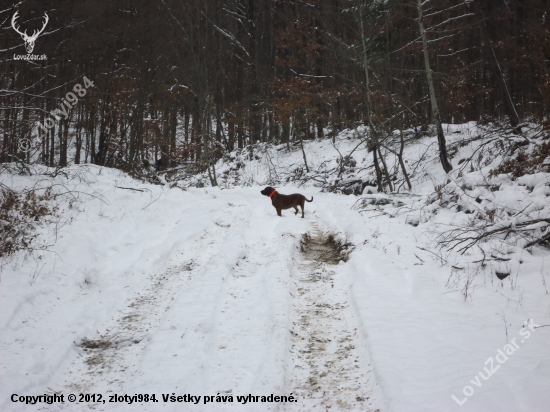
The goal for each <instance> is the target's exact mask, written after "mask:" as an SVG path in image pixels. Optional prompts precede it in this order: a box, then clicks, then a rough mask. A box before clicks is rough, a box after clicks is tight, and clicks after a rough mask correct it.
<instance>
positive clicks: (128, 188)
mask: <svg viewBox="0 0 550 412" xmlns="http://www.w3.org/2000/svg"><path fill="white" fill-rule="evenodd" d="M115 187H116V188H118V189H126V190H134V191H136V192H145V191H146V190H149V189H134V188H132V187H122V186H115ZM149 192H150V190H149Z"/></svg>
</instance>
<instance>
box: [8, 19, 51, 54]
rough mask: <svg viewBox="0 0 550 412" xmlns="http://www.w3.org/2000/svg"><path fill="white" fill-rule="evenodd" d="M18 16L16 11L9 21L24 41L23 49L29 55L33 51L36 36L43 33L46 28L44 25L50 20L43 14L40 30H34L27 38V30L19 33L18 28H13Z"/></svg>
mask: <svg viewBox="0 0 550 412" xmlns="http://www.w3.org/2000/svg"><path fill="white" fill-rule="evenodd" d="M18 14H19V12H18V11H16V12H15V14H14V15H13V17H12V19H11V26H12V27H13V29H14V30H15V31H16V32H17V33H19V34H20V35H21V38H22V39H23V40H24V41H25V49H27V53H28V54H31V53H32V51H33V50H34V42H35V41H36V39H37V38H38V36H40V34H41V33H42V32H43V31H44V29H45V28H46V24H48V21H49V20H50V18H49V17H48V14H47V13H44V16H45V20H44V25H43V26H42V28H41V29H40V30H35V31H34V33H33V34H32V36H29V35H28V34H27V30H25V31H24V32H23V33H21V31H19V26H17V27H16V26H15V21H16V20H17V17H18Z"/></svg>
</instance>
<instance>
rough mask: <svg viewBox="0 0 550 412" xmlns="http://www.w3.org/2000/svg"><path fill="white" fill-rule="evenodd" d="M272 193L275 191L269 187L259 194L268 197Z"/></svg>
mask: <svg viewBox="0 0 550 412" xmlns="http://www.w3.org/2000/svg"><path fill="white" fill-rule="evenodd" d="M274 191H275V189H273V188H272V187H271V186H268V187H266V188H265V189H264V190H261V191H260V193H261V194H262V195H264V196H269V195H270V194H271V193H273V192H274Z"/></svg>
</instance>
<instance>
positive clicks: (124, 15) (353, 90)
mask: <svg viewBox="0 0 550 412" xmlns="http://www.w3.org/2000/svg"><path fill="white" fill-rule="evenodd" d="M549 11H550V2H549V1H548V0H464V1H458V2H457V1H449V0H439V1H430V0H426V1H421V0H417V1H416V0H387V1H377V0H373V1H367V0H307V1H306V0H297V1H290V0H256V1H255V0H186V1H181V0H160V1H154V2H150V1H145V0H113V1H109V2H104V1H96V0H81V1H71V2H66V1H60V0H57V1H55V0H48V1H38V0H24V1H13V2H11V4H5V5H4V6H3V7H2V10H1V11H0V21H1V25H2V34H3V35H2V37H1V38H0V43H1V44H0V50H1V53H0V82H1V86H0V134H1V136H2V137H1V139H2V141H1V149H0V162H2V163H7V162H23V163H25V162H38V163H41V164H44V165H47V166H51V167H64V166H66V165H68V164H80V163H94V164H97V165H103V166H108V167H114V168H119V169H122V170H124V171H127V172H131V173H134V174H137V175H139V174H140V171H141V170H142V169H143V168H144V167H148V166H150V165H151V166H153V165H155V164H156V167H157V169H162V168H167V167H172V168H173V167H178V166H180V165H193V167H195V170H197V171H205V170H208V173H209V176H210V180H211V183H212V184H213V185H216V184H217V182H216V172H215V170H212V171H211V170H210V168H212V169H214V163H215V161H216V160H217V159H219V158H220V157H221V156H222V155H223V153H226V152H229V151H231V150H233V149H236V148H244V147H247V146H249V145H253V144H255V143H258V142H272V143H286V144H288V145H290V144H294V143H297V142H302V143H303V141H307V140H311V139H322V138H331V137H332V138H334V136H335V135H336V134H337V133H338V132H340V131H341V130H343V129H346V128H355V127H357V126H358V125H365V126H367V127H368V133H366V134H365V137H364V138H365V142H366V145H367V147H368V151H369V153H371V154H372V160H373V164H374V166H375V169H376V176H377V181H378V186H379V189H382V190H386V185H387V184H388V183H389V189H390V190H391V182H390V179H389V177H390V176H389V175H388V171H387V168H386V166H385V164H384V154H383V153H386V152H388V151H389V152H391V153H394V154H396V155H398V157H399V153H402V148H403V145H404V144H405V143H406V142H404V141H403V139H404V137H403V133H401V139H395V138H392V136H394V135H393V134H392V133H393V132H394V131H396V130H399V131H401V132H403V131H404V130H411V129H412V130H413V131H414V133H415V134H416V135H417V136H418V135H422V134H423V133H425V132H426V131H427V130H428V129H429V127H432V128H433V129H432V130H434V131H435V132H434V135H435V134H437V136H438V145H439V152H440V160H441V164H442V166H443V168H444V170H445V171H446V172H449V171H450V170H451V169H452V165H451V163H450V162H449V160H448V153H447V149H446V141H445V134H444V132H443V130H442V128H441V123H447V124H449V123H450V124H453V123H454V124H458V123H465V122H469V121H475V122H479V123H480V124H484V123H496V124H501V125H502V127H504V128H505V129H506V130H508V131H509V132H510V133H513V134H516V135H521V133H522V127H523V126H524V125H525V124H526V123H529V122H534V123H537V124H542V125H543V126H545V127H548V126H550V122H549V120H548V115H549V110H550V22H549V20H550V16H549ZM16 12H17V15H15V13H16ZM45 22H46V23H47V25H45ZM41 29H42V30H43V31H42V32H41V33H40V35H39V36H38V37H37V39H36V44H35V45H34V51H33V53H35V54H37V55H45V56H46V57H45V58H43V59H42V60H28V59H27V60H25V59H22V58H21V57H19V58H18V57H17V56H18V55H19V56H21V54H23V57H26V56H24V53H25V47H26V46H27V45H26V44H25V42H24V41H23V40H22V36H23V34H25V33H27V34H28V33H31V31H33V30H35V33H37V32H38V31H40V30H41ZM31 50H32V49H31ZM27 52H28V49H27ZM83 78H85V82H86V83H87V86H89V88H88V87H86V89H85V91H84V92H83V93H84V95H85V96H83V95H82V94H80V95H79V96H77V95H76V94H75V93H73V88H74V87H75V85H76V84H81V83H83V80H82V79H83ZM59 109H61V110H59ZM56 110H58V111H56ZM45 124H46V125H47V127H45V126H44V125H45ZM405 136H409V134H405ZM302 147H303V145H302ZM399 159H400V162H401V164H402V166H403V168H404V167H405V165H404V162H403V159H402V158H401V157H399ZM306 168H307V165H306ZM404 172H405V170H404ZM405 173H406V172H405Z"/></svg>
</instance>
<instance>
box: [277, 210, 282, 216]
mask: <svg viewBox="0 0 550 412" xmlns="http://www.w3.org/2000/svg"><path fill="white" fill-rule="evenodd" d="M281 210H282V209H277V214H278V215H279V216H281V217H282V215H281Z"/></svg>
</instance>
